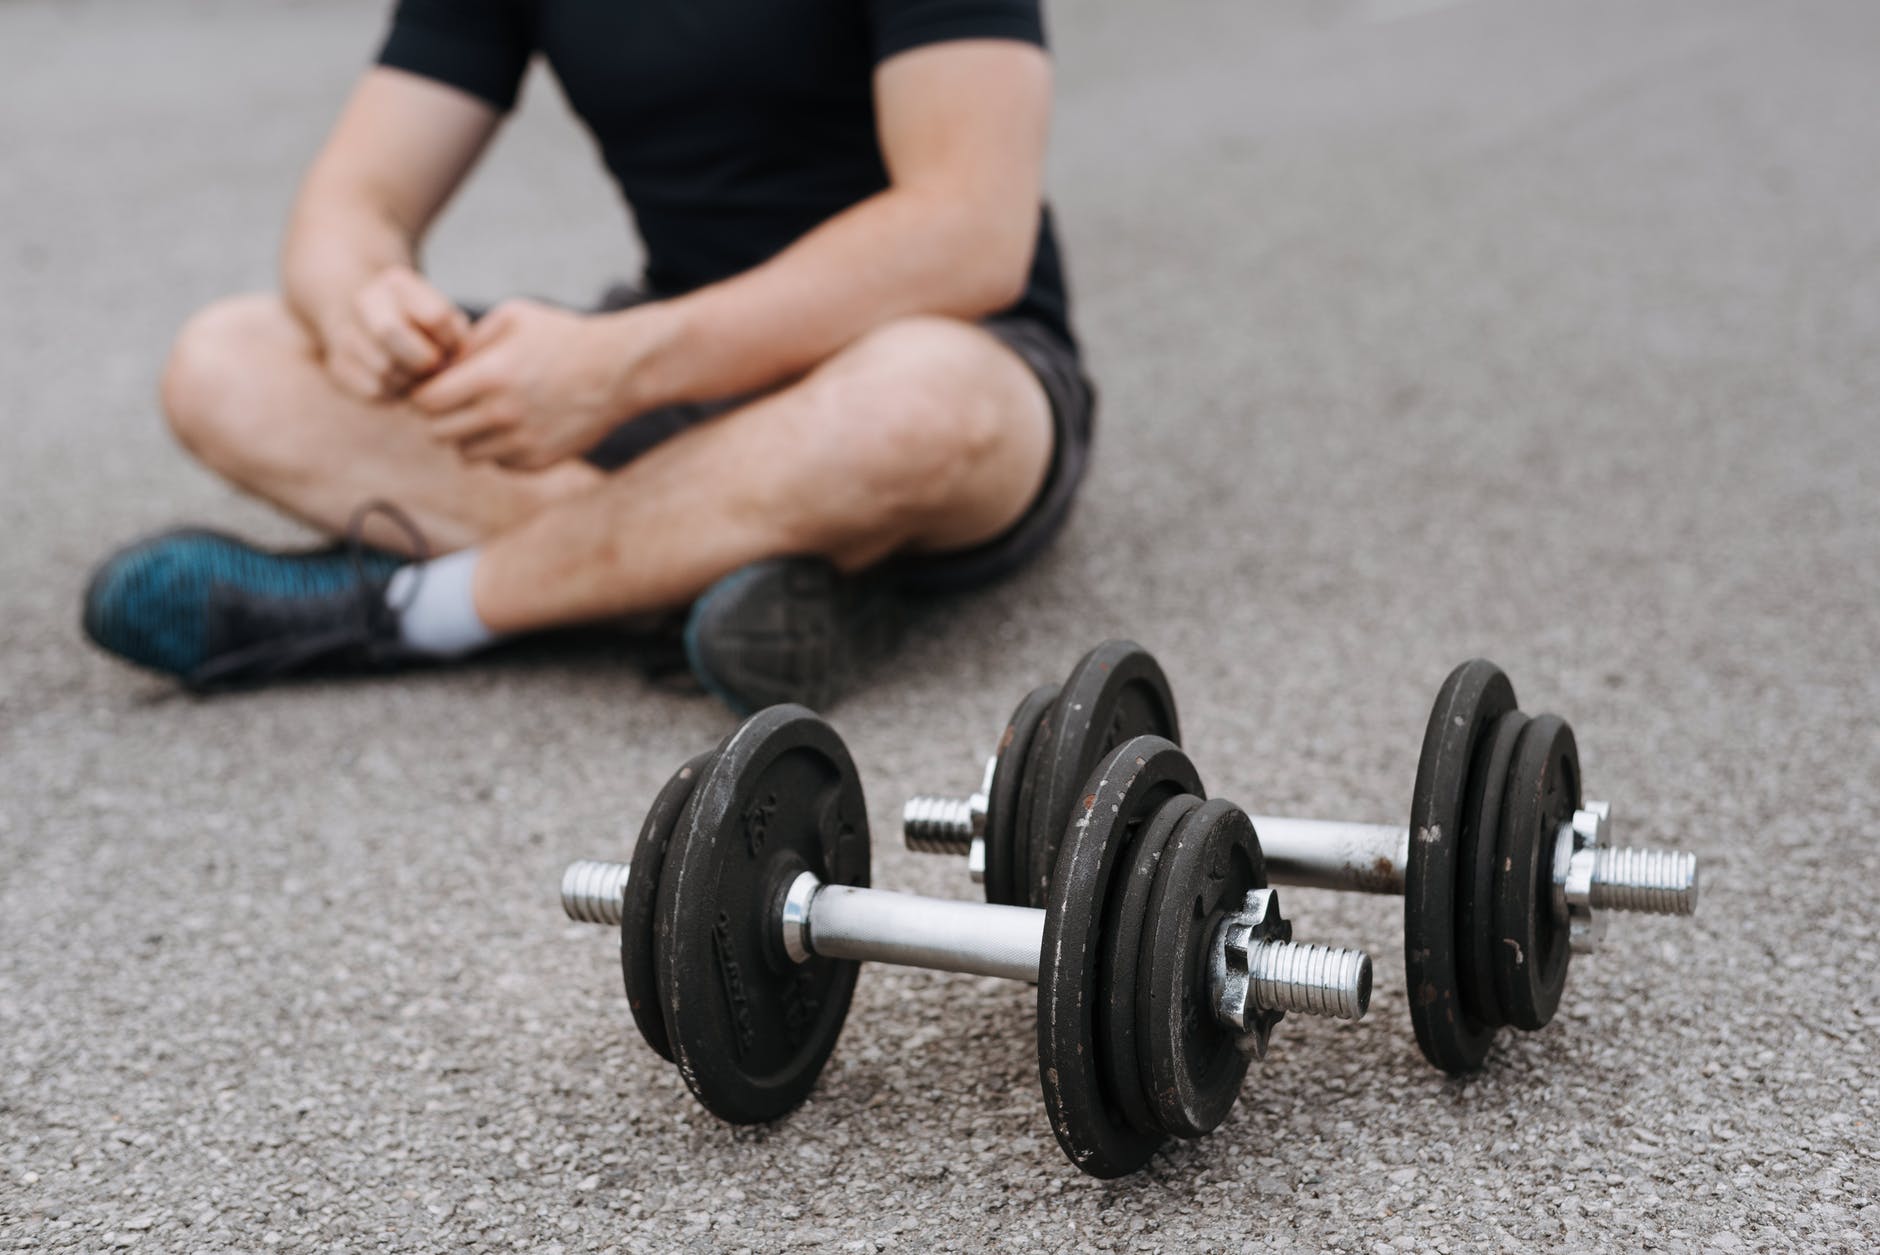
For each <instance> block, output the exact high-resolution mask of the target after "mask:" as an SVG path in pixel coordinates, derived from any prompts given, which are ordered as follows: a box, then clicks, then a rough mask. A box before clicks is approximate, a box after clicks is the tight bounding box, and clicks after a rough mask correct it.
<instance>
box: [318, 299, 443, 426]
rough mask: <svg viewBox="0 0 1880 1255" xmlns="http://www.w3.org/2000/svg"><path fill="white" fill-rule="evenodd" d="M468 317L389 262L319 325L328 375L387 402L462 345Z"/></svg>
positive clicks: (435, 369) (372, 398) (344, 385)
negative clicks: (336, 313)
mask: <svg viewBox="0 0 1880 1255" xmlns="http://www.w3.org/2000/svg"><path fill="white" fill-rule="evenodd" d="M469 334H470V319H469V318H468V317H467V316H466V315H465V314H464V312H463V311H462V310H461V309H458V308H457V307H456V306H455V305H453V304H452V303H451V302H450V299H449V298H448V297H446V296H445V295H444V294H443V293H442V292H439V291H438V290H437V289H436V288H434V287H432V286H431V284H430V282H429V281H428V280H426V279H425V278H424V276H423V275H420V274H419V273H418V272H417V271H415V270H413V269H411V267H409V266H392V267H390V268H388V269H386V270H382V271H380V272H379V273H378V274H377V275H375V276H373V278H372V279H371V280H369V281H368V282H367V283H366V284H365V286H363V287H361V288H360V289H359V290H358V291H357V292H355V293H354V294H353V298H352V301H351V302H350V304H349V306H348V307H347V308H346V309H344V310H343V311H342V312H341V313H340V314H339V316H338V317H337V318H335V319H333V320H332V325H330V326H328V327H326V328H323V329H322V338H323V339H324V340H325V343H326V369H327V373H329V374H330V375H332V376H333V378H334V379H335V380H336V381H337V382H338V383H339V385H340V386H341V387H342V388H345V389H346V390H347V391H348V392H351V393H353V394H354V395H355V396H359V397H363V398H365V399H366V400H368V401H389V400H391V399H393V398H394V397H400V396H403V395H404V394H405V393H406V392H408V391H410V390H411V388H412V387H413V386H414V385H416V384H418V383H421V382H423V381H424V380H426V379H428V378H430V377H431V376H432V375H435V374H436V373H437V372H438V371H439V370H441V369H443V368H444V366H446V365H447V364H449V362H450V361H451V359H452V358H453V357H454V356H455V355H456V354H457V353H458V351H459V350H460V349H461V348H462V347H463V344H464V340H465V338H466V337H467V336H468V335H469Z"/></svg>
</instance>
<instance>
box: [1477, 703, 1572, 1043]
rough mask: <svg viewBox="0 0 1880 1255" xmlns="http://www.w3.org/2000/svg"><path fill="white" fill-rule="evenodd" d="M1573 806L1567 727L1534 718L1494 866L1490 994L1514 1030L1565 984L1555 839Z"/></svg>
mask: <svg viewBox="0 0 1880 1255" xmlns="http://www.w3.org/2000/svg"><path fill="white" fill-rule="evenodd" d="M1579 807H1580V754H1579V750H1578V748H1577V747H1576V746H1575V745H1574V743H1573V729H1572V728H1570V727H1568V726H1567V723H1566V720H1564V719H1561V718H1560V717H1559V716H1557V715H1536V716H1535V717H1534V722H1532V723H1530V724H1528V726H1527V728H1526V729H1525V730H1524V731H1523V732H1522V733H1521V740H1520V742H1519V743H1518V744H1517V745H1516V746H1515V750H1514V766H1513V767H1512V768H1511V769H1510V771H1509V774H1508V785H1507V795H1506V796H1505V797H1504V798H1503V800H1502V808H1501V841H1500V847H1499V848H1500V851H1501V857H1500V858H1499V859H1497V860H1496V864H1495V934H1496V939H1497V940H1498V941H1499V942H1500V944H1499V945H1498V946H1496V947H1495V997H1496V999H1497V1000H1498V1001H1499V1002H1500V1003H1501V1009H1502V1011H1503V1013H1504V1014H1506V1015H1507V1017H1508V1023H1510V1024H1512V1025H1514V1026H1515V1027H1516V1028H1524V1029H1528V1030H1533V1029H1537V1028H1541V1027H1543V1026H1544V1025H1545V1024H1546V1023H1547V1021H1549V1020H1551V1019H1553V1018H1554V1012H1555V1011H1556V1010H1558V1009H1559V1007H1560V991H1561V990H1562V989H1564V988H1565V987H1566V983H1567V959H1568V958H1569V956H1570V955H1571V953H1572V950H1571V947H1570V945H1569V942H1570V940H1571V936H1570V934H1569V932H1568V928H1567V923H1566V921H1565V920H1562V919H1560V918H1559V917H1558V916H1557V915H1555V914H1554V904H1553V879H1554V842H1555V840H1556V839H1557V837H1558V835H1559V832H1560V826H1561V825H1562V824H1566V823H1571V822H1572V821H1573V812H1574V811H1576V810H1578V809H1579Z"/></svg>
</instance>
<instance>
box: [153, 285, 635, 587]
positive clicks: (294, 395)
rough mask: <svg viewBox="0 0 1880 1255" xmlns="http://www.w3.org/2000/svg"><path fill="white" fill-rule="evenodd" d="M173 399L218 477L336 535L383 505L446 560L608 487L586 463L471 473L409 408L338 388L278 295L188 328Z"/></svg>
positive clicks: (172, 377) (174, 367) (166, 393)
mask: <svg viewBox="0 0 1880 1255" xmlns="http://www.w3.org/2000/svg"><path fill="white" fill-rule="evenodd" d="M163 403H164V409H165V411H166V412H167V413H168V415H169V419H170V424H171V426H172V427H173V428H174V429H175V431H176V434H177V436H178V438H179V439H181V440H182V442H183V444H184V445H185V446H186V447H187V448H188V449H189V450H190V451H191V452H192V453H194V454H195V455H196V457H197V458H199V459H200V460H201V461H202V462H203V463H204V464H205V465H207V466H208V467H209V468H210V469H212V470H214V471H216V472H218V473H219V474H221V475H222V476H223V477H225V478H226V479H228V480H230V481H231V482H233V483H234V484H236V485H237V486H238V487H240V488H242V489H244V490H246V491H248V492H250V493H252V494H254V495H255V496H257V497H260V498H261V499H263V500H265V501H268V502H270V503H272V504H274V505H276V506H278V507H280V508H281V509H282V510H285V511H287V512H288V513H289V514H292V515H295V516H297V517H298V518H301V519H303V520H305V521H306V522H308V523H310V524H312V525H313V526H314V527H316V528H318V529H320V530H321V531H324V532H326V533H328V534H329V535H339V534H341V533H343V532H344V531H345V529H346V525H347V523H348V521H349V520H350V519H351V518H352V515H353V513H354V512H355V511H356V510H357V509H358V508H359V507H360V506H361V505H363V504H365V503H367V502H369V501H373V500H385V501H391V502H395V503H396V504H397V505H398V506H399V507H400V508H402V509H403V510H405V511H406V512H407V513H408V514H410V515H411V516H412V518H413V519H414V520H415V521H416V522H417V524H418V526H419V528H421V529H422V530H423V532H424V535H425V539H426V540H427V541H428V542H429V543H430V545H431V548H432V551H433V552H434V553H444V552H448V551H450V550H454V549H460V548H463V547H465V546H468V545H473V544H477V543H480V542H482V541H484V540H487V539H488V538H490V537H492V536H495V535H497V534H498V533H501V532H504V531H507V530H508V529H510V528H513V527H515V526H516V525H517V524H519V523H521V522H522V521H523V520H525V519H527V518H529V517H530V516H532V515H534V514H535V513H537V512H538V511H540V510H542V509H543V508H544V507H546V506H547V505H549V504H550V503H552V502H556V501H562V500H566V499H568V498H569V497H573V496H576V495H579V494H580V493H583V492H586V491H589V490H591V489H593V488H595V487H597V486H599V485H600V484H601V483H602V482H603V481H604V476H602V474H601V473H600V472H599V471H597V470H595V469H594V468H593V467H591V466H588V465H586V464H585V463H578V462H570V463H564V464H563V465H561V466H557V467H554V468H551V469H550V470H547V471H542V472H537V473H533V474H524V473H521V472H516V471H506V470H503V469H501V468H500V467H494V466H489V465H483V466H469V465H466V464H465V463H464V462H463V461H462V460H461V459H460V458H458V457H457V455H456V453H455V452H454V451H453V450H451V449H448V448H445V447H442V446H440V445H438V444H436V443H435V442H433V441H432V440H431V438H430V436H429V435H428V434H427V430H426V426H425V423H424V420H423V419H421V418H419V417H418V416H417V414H416V412H415V411H413V410H412V409H410V408H409V407H407V406H404V405H399V404H375V403H372V402H367V401H361V400H359V399H357V398H356V397H352V396H350V395H348V394H346V393H345V392H343V391H341V390H340V389H339V388H338V387H337V386H336V385H335V384H334V383H333V381H332V380H331V379H330V378H329V377H328V376H327V374H326V372H325V371H324V370H323V369H322V368H321V366H320V363H319V361H318V360H317V359H316V357H315V348H314V344H313V341H312V340H311V339H310V338H309V337H308V335H307V332H306V330H305V329H304V328H303V327H302V326H301V325H300V322H299V321H298V320H297V319H296V318H294V316H293V315H292V314H290V313H289V312H288V310H287V308H286V307H285V306H284V305H282V304H281V302H280V300H279V298H277V297H274V296H267V295H255V296H241V297H234V298H231V299H229V300H225V301H219V302H217V303H216V304H214V305H211V306H209V307H208V308H207V309H205V310H203V311H202V312H201V313H199V314H197V315H196V316H195V317H194V318H192V319H191V320H190V321H189V323H188V324H187V325H186V326H185V327H184V328H183V331H182V333H181V334H180V335H179V336H178V337H177V341H176V347H175V349H174V350H173V351H172V353H171V356H170V362H169V366H168V368H167V370H166V371H165V373H164V379H163ZM367 526H368V529H369V532H368V539H370V540H371V541H372V542H373V543H375V544H380V545H384V546H385V547H387V548H391V549H403V548H404V547H405V546H406V538H405V536H404V534H403V533H402V532H401V531H400V530H399V529H398V528H397V527H395V526H393V525H391V524H389V523H388V522H387V521H386V520H383V519H372V520H369V521H368V524H367Z"/></svg>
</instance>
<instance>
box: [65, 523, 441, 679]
mask: <svg viewBox="0 0 1880 1255" xmlns="http://www.w3.org/2000/svg"><path fill="white" fill-rule="evenodd" d="M408 561H409V559H407V558H402V557H399V556H398V555H396V554H392V553H387V552H385V551H384V550H380V549H374V548H371V547H369V546H367V545H365V544H363V543H361V542H360V541H359V540H358V539H357V528H356V527H355V529H354V539H351V540H347V541H342V542H339V543H337V544H333V545H328V546H326V547H324V548H320V549H308V550H301V551H295V552H285V553H277V552H271V551H269V550H266V549H261V548H258V547H256V546H254V545H251V544H248V543H247V542H245V541H242V540H238V539H236V538H235V537H233V536H228V535H224V534H223V533H220V532H213V531H204V530H200V529H190V530H182V531H173V532H166V533H164V534H162V535H159V536H153V537H150V538H148V539H146V540H142V541H139V542H138V543H136V544H134V545H131V546H130V547H128V548H126V549H123V550H120V551H119V552H118V553H115V554H113V555H112V556H111V557H109V558H107V559H106V560H105V561H104V562H103V563H102V564H101V565H100V566H99V567H98V569H97V570H96V571H95V572H93V574H92V577H91V582H90V584H89V585H88V586H87V587H86V589H85V618H84V623H85V635H87V636H89V637H90V638H91V639H92V640H93V641H95V642H96V643H97V644H98V645H99V646H101V647H102V648H104V649H106V650H109V651H110V652H111V653H113V654H116V655H117V656H118V657H120V658H123V659H125V660H127V661H129V662H133V663H136V664H137V665H138V666H141V667H148V668H149V669H151V670H152V671H160V672H162V673H164V674H165V675H171V676H174V677H176V678H177V679H179V680H181V681H182V682H183V684H184V685H185V686H186V687H188V688H192V689H196V690H209V689H217V688H232V687H239V686H245V685H256V684H261V683H265V682H266V681H269V680H273V679H277V678H280V677H283V676H287V675H298V674H310V673H315V672H331V671H358V670H375V669H380V668H384V667H388V666H392V665H396V664H398V663H402V662H406V661H409V660H410V659H409V656H408V655H407V654H405V653H404V651H403V650H402V649H401V648H400V646H399V638H398V620H397V615H396V614H395V613H394V612H393V611H392V609H391V608H390V607H388V606H387V604H386V600H385V589H386V585H387V584H388V583H389V582H390V581H391V578H392V573H393V572H394V571H396V570H397V569H398V568H399V567H401V566H403V565H404V564H405V563H406V562H408Z"/></svg>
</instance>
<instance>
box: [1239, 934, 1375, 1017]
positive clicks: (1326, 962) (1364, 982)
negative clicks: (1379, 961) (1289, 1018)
mask: <svg viewBox="0 0 1880 1255" xmlns="http://www.w3.org/2000/svg"><path fill="white" fill-rule="evenodd" d="M1247 975H1248V986H1249V987H1248V991H1247V1001H1248V1002H1249V1003H1250V1004H1251V1005H1253V1006H1256V1007H1259V1008H1260V1009H1261V1010H1263V1011H1296V1012H1298V1013H1299V1014H1300V1015H1322V1016H1327V1017H1330V1018H1332V1019H1337V1020H1358V1019H1362V1018H1364V1013H1365V1012H1366V1011H1367V1010H1368V1009H1370V1006H1371V956H1370V955H1368V954H1366V953H1365V952H1364V951H1362V950H1344V949H1339V948H1337V947H1334V946H1308V945H1300V944H1299V943H1297V942H1292V941H1256V942H1253V943H1252V944H1250V945H1249V946H1248V947H1247Z"/></svg>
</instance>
